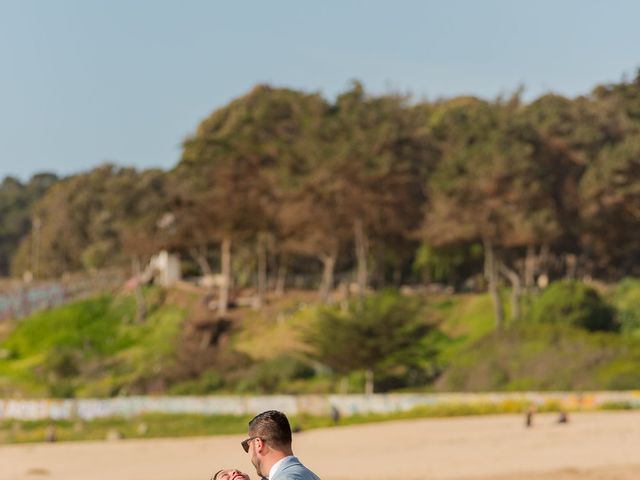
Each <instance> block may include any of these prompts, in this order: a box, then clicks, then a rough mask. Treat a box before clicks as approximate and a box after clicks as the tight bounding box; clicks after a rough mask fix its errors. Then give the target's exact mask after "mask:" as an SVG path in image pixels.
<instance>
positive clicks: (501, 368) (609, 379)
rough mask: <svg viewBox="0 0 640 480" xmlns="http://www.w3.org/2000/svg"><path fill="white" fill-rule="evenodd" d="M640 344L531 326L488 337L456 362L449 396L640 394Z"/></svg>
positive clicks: (448, 377)
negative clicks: (639, 391) (558, 392)
mask: <svg viewBox="0 0 640 480" xmlns="http://www.w3.org/2000/svg"><path fill="white" fill-rule="evenodd" d="M636 372H640V342H638V341H636V340H630V339H625V338H624V337H622V336H620V335H618V334H615V333H603V332H598V333H591V332H588V331H585V330H583V329H578V328H572V327H567V326H560V325H531V326H522V327H520V328H511V329H508V330H505V331H503V332H500V333H493V334H490V335H487V336H485V337H484V338H482V339H480V340H479V341H477V342H475V343H474V344H472V345H469V346H468V347H467V348H466V349H465V350H464V351H462V352H460V354H459V355H458V356H457V357H455V358H454V359H452V360H451V363H450V364H449V366H448V368H447V370H446V371H445V372H444V374H443V375H442V376H441V378H439V380H438V382H437V384H436V388H437V389H438V390H444V391H505V390H507V391H524V390H541V391H545V390H546V391H550V390H604V389H627V388H638V387H639V386H640V383H638V381H639V380H640V379H639V378H638V377H639V375H638V374H637V373H636Z"/></svg>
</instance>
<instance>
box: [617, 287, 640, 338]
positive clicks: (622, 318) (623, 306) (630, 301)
mask: <svg viewBox="0 0 640 480" xmlns="http://www.w3.org/2000/svg"><path fill="white" fill-rule="evenodd" d="M612 302H613V305H614V307H615V308H616V312H617V320H618V322H619V323H620V330H621V331H622V333H624V334H625V335H631V336H634V337H638V338H640V279H637V278H625V279H624V280H622V281H621V282H620V283H619V284H618V285H617V286H616V288H615V290H614V292H613V295H612Z"/></svg>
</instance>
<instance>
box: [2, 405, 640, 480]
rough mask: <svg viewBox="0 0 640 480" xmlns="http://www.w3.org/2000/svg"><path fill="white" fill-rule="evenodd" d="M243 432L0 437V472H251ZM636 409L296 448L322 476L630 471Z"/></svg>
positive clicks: (327, 437) (332, 438)
mask: <svg viewBox="0 0 640 480" xmlns="http://www.w3.org/2000/svg"><path fill="white" fill-rule="evenodd" d="M243 438H244V436H243V435H233V436H212V437H199V438H188V439H158V440H119V441H111V442H106V441H105V442H85V443H59V444H31V445H7V446H0V480H103V479H104V480H107V479H109V480H147V479H148V480H208V478H209V475H210V474H211V473H213V472H215V471H216V470H217V469H218V468H220V467H222V466H226V467H230V466H237V467H239V468H240V469H242V470H244V471H246V472H248V473H249V474H250V475H251V478H252V479H255V478H257V476H256V474H255V470H254V469H253V467H252V465H251V464H250V462H249V459H248V458H247V456H246V454H245V453H244V452H243V451H242V448H241V447H240V444H239V442H240V441H241V440H242V439H243ZM639 451H640V412H597V413H584V414H574V415H572V416H571V418H570V423H569V424H567V425H558V424H556V423H555V416H553V415H538V416H537V417H536V418H535V423H534V427H533V428H530V429H526V428H524V418H523V417H522V416H516V415H502V416H489V417H467V418H448V419H425V420H407V421H394V422H388V423H378V424H370V425H360V426H349V427H338V428H333V429H321V430H312V431H308V432H301V433H298V434H296V435H295V436H294V452H295V453H296V454H297V455H298V456H299V457H300V459H301V460H302V461H303V463H305V464H306V465H307V466H309V467H310V468H311V469H312V470H314V471H315V472H316V473H318V474H319V475H320V477H321V478H322V479H323V480H361V479H372V480H377V479H388V478H403V479H408V480H411V479H416V480H417V479H425V480H426V479H433V480H444V479H448V480H472V479H473V480H490V479H491V480H516V479H517V480H552V479H553V480H573V479H576V480H577V479H580V480H631V479H634V480H635V479H638V478H640V453H638V452H639Z"/></svg>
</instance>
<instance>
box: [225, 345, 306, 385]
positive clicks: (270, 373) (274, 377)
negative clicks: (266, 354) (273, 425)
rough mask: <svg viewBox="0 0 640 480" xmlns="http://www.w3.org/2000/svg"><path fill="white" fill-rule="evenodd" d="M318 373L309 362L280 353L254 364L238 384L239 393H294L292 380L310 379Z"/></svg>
mask: <svg viewBox="0 0 640 480" xmlns="http://www.w3.org/2000/svg"><path fill="white" fill-rule="evenodd" d="M315 374H316V371H315V369H314V368H313V367H312V366H310V365H309V364H308V363H307V362H304V361H302V360H301V359H299V358H297V357H294V356H291V355H286V354H285V355H280V356H279V357H276V358H274V359H273V360H269V361H266V362H262V363H259V364H256V365H254V366H253V367H252V368H250V369H249V370H248V371H246V372H245V374H244V375H243V376H242V377H241V378H240V379H239V381H238V382H237V384H236V391H237V392H238V393H245V392H247V393H248V392H251V393H276V392H278V393H294V392H291V391H290V389H289V388H288V387H289V385H290V384H291V382H292V381H294V380H302V379H305V380H307V379H310V378H312V377H313V376H314V375H315Z"/></svg>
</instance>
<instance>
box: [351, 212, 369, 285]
mask: <svg viewBox="0 0 640 480" xmlns="http://www.w3.org/2000/svg"><path fill="white" fill-rule="evenodd" d="M353 230H354V238H355V246H356V260H357V263H358V272H357V275H356V283H357V285H358V295H360V298H362V297H363V296H364V292H365V290H366V288H367V277H368V272H367V256H368V255H367V254H368V250H369V239H368V238H367V236H366V234H365V231H364V224H363V222H362V220H360V219H357V220H356V221H355V222H354V225H353Z"/></svg>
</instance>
